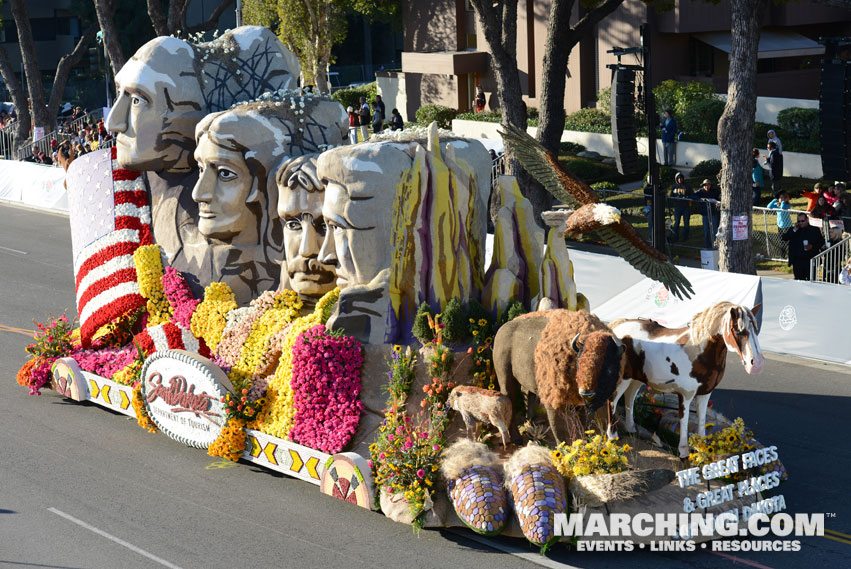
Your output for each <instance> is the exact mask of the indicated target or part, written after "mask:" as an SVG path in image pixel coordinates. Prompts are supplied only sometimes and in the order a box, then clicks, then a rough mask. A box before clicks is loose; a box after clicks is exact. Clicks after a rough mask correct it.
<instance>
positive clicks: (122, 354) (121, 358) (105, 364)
mask: <svg viewBox="0 0 851 569" xmlns="http://www.w3.org/2000/svg"><path fill="white" fill-rule="evenodd" d="M136 355H137V351H136V347H135V346H134V345H133V344H129V345H127V346H124V347H123V348H101V349H98V350H77V351H76V352H72V353H71V355H70V357H72V358H74V360H76V362H77V363H78V364H80V369H82V370H83V371H87V372H89V373H93V374H95V375H99V376H101V377H105V378H107V379H111V378H112V376H113V375H115V372H117V371H118V370H121V369H124V368H125V367H127V366H129V365H130V364H132V363H133V360H135V359H136Z"/></svg>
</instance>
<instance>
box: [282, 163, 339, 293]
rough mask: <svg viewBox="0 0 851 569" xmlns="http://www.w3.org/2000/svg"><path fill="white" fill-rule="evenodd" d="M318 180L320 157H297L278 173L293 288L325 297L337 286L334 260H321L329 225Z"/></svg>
mask: <svg viewBox="0 0 851 569" xmlns="http://www.w3.org/2000/svg"><path fill="white" fill-rule="evenodd" d="M324 189H325V188H323V187H322V185H321V184H320V183H319V180H317V179H316V157H315V156H305V157H301V158H296V159H295V160H293V161H291V162H290V163H288V164H287V165H285V166H284V167H283V168H282V169H281V172H280V173H279V174H278V216H279V217H280V218H281V220H282V221H283V223H284V249H285V251H286V268H287V276H289V281H290V287H291V288H292V290H294V291H295V292H297V293H298V294H299V295H300V296H322V295H323V294H325V293H326V292H328V291H330V290H332V289H333V288H334V286H335V281H336V278H337V276H336V272H335V263H333V261H332V262H331V263H330V264H328V263H324V262H322V261H320V260H319V252H320V250H321V248H322V244H323V242H324V241H325V237H326V234H327V227H326V225H325V218H323V217H322V205H323V202H324V198H325V193H324Z"/></svg>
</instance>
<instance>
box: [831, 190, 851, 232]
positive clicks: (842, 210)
mask: <svg viewBox="0 0 851 569" xmlns="http://www.w3.org/2000/svg"><path fill="white" fill-rule="evenodd" d="M834 209H835V210H836V217H838V218H841V219H842V226H843V228H844V229H845V231H846V232H848V233H851V194H849V193H848V192H842V193H841V194H839V200H838V201H837V202H836V207H835V208H834Z"/></svg>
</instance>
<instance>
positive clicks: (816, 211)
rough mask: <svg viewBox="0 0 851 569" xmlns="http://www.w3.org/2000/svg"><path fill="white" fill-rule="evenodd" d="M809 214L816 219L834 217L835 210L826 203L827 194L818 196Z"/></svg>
mask: <svg viewBox="0 0 851 569" xmlns="http://www.w3.org/2000/svg"><path fill="white" fill-rule="evenodd" d="M810 215H811V216H812V217H815V218H817V219H834V218H835V217H836V210H835V209H833V206H831V205H830V204H828V203H827V194H824V195H821V196H819V198H818V201H817V202H816V206H815V207H814V208H813V209H812V211H811V212H810Z"/></svg>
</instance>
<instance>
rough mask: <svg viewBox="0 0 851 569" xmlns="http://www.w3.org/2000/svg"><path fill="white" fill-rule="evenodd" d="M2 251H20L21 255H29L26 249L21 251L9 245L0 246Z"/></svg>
mask: <svg viewBox="0 0 851 569" xmlns="http://www.w3.org/2000/svg"><path fill="white" fill-rule="evenodd" d="M0 249H3V250H4V251H11V252H12V253H20V254H21V255H29V253H27V252H26V251H21V250H19V249H12V248H11V247H0Z"/></svg>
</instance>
